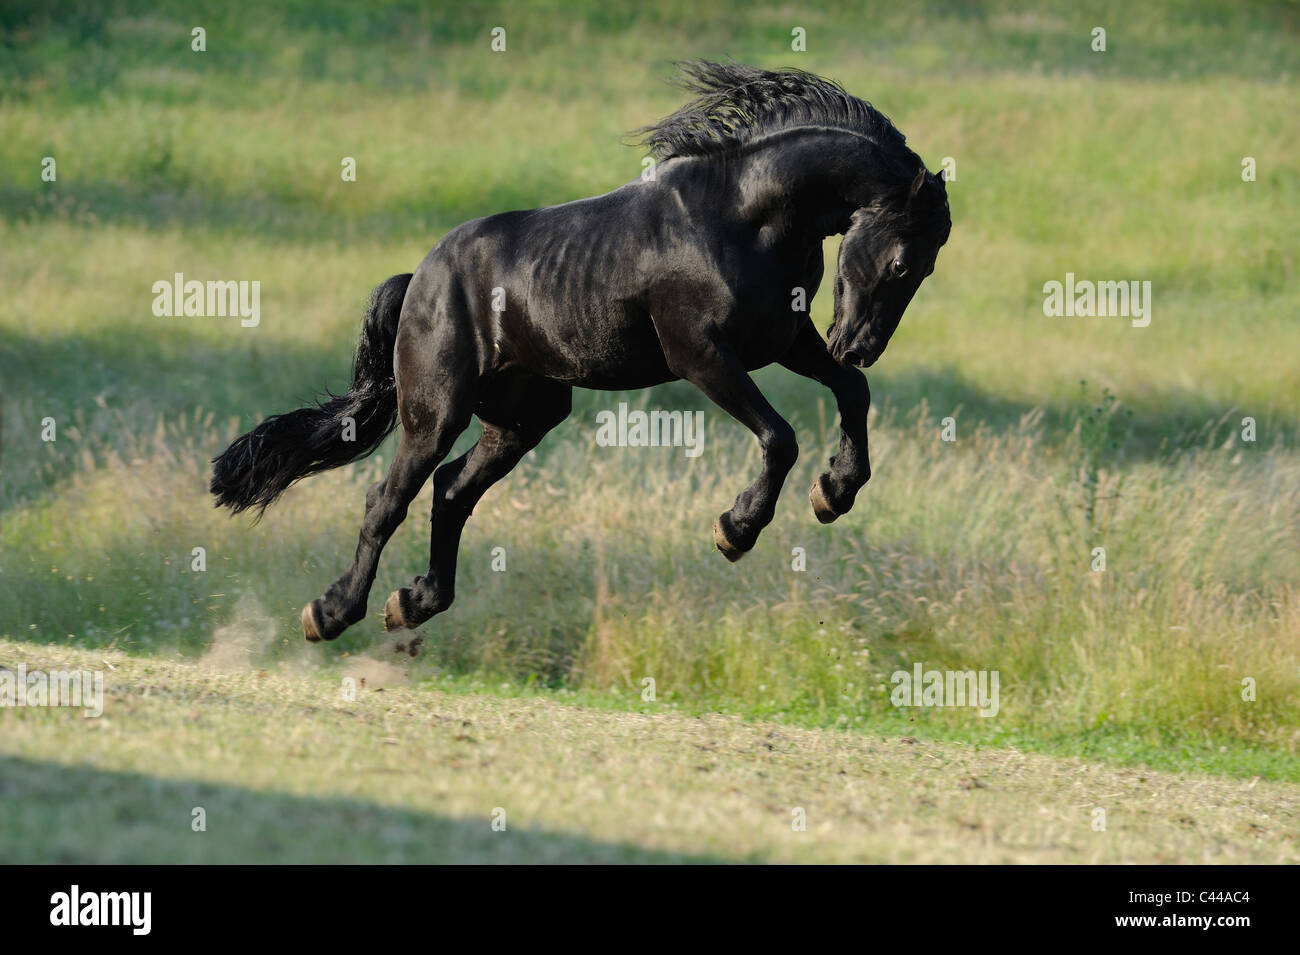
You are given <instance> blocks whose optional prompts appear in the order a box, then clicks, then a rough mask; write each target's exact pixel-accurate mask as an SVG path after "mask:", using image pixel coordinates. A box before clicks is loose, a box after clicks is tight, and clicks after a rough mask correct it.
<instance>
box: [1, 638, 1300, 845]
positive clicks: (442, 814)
mask: <svg viewBox="0 0 1300 955" xmlns="http://www.w3.org/2000/svg"><path fill="white" fill-rule="evenodd" d="M15 657H17V658H18V659H22V660H25V661H27V663H28V665H29V666H30V667H32V668H39V669H42V670H45V671H52V670H62V671H67V670H71V669H91V670H96V671H99V672H100V673H102V675H103V678H104V700H103V713H102V715H101V716H100V717H99V718H97V719H85V718H83V716H82V715H81V713H80V712H78V711H76V710H71V709H64V708H44V709H35V708H33V709H17V710H12V711H9V712H8V713H6V716H5V718H6V720H8V721H9V726H10V727H11V731H10V732H7V733H5V734H4V735H3V736H0V796H2V797H3V799H4V806H5V811H4V813H0V862H4V863H25V862H50V861H55V862H78V863H87V862H90V863H105V862H107V863H135V862H169V863H177V862H183V863H229V862H241V863H284V862H313V863H317V862H728V861H735V862H746V861H771V862H835V863H843V862H888V863H898V862H922V863H953V862H964V863H1009V862H1014V863H1063V862H1092V863H1169V862H1190V861H1196V862H1207V863H1209V862H1212V863H1287V862H1291V863H1293V862H1295V861H1297V859H1298V858H1300V845H1298V844H1297V836H1296V833H1297V831H1298V830H1297V826H1296V821H1297V812H1300V787H1297V786H1296V785H1294V784H1291V783H1279V782H1271V781H1267V780H1261V779H1258V778H1256V779H1252V780H1250V781H1249V782H1243V781H1239V780H1232V779H1222V778H1215V777H1213V776H1206V775H1203V774H1186V773H1181V774H1174V773H1164V772H1159V771H1152V770H1137V769H1123V768H1113V767H1107V766H1104V765H1100V764H1097V763H1088V762H1084V761H1081V760H1077V759H1060V758H1056V757H1049V756H1040V755H1033V754H1027V753H1024V752H1021V751H1019V750H1016V749H1014V748H1008V747H1005V746H1003V747H996V748H994V747H978V746H970V745H963V744H961V743H951V742H935V741H932V740H923V739H919V738H917V737H916V736H900V735H899V734H898V733H897V732H896V731H895V732H889V733H883V734H880V735H877V734H876V733H874V732H829V731H825V730H822V731H818V730H808V729H799V728H794V727H789V726H783V725H779V724H774V723H771V722H763V721H756V722H755V721H741V720H738V719H735V718H734V717H730V716H720V715H717V714H706V715H703V716H701V717H693V716H687V715H684V714H680V713H676V712H673V711H672V710H671V709H670V708H665V707H661V706H656V705H653V704H650V705H646V706H645V707H643V712H639V713H613V712H609V711H607V710H595V709H591V708H588V707H586V706H581V705H574V704H573V702H572V701H563V702H561V701H557V700H555V699H545V698H540V699H519V698H517V697H508V696H507V697H502V696H498V695H494V694H490V693H483V692H474V693H468V694H466V693H455V692H453V693H448V692H446V688H445V687H444V686H442V685H441V681H438V682H436V683H434V684H432V685H430V684H427V683H420V684H412V683H411V680H412V678H413V676H414V673H413V671H412V670H411V669H410V667H407V666H403V665H402V661H401V660H399V658H396V657H391V658H390V660H391V661H395V662H390V660H384V659H382V658H378V657H366V658H346V659H343V660H338V661H334V662H333V663H331V664H328V665H326V666H322V667H318V668H313V667H306V666H303V665H301V663H302V661H299V664H300V665H298V666H297V667H295V668H294V669H293V671H292V672H289V673H271V672H267V671H265V670H253V669H250V668H249V667H248V666H247V665H246V661H238V660H236V659H232V658H230V657H228V656H225V655H223V654H220V653H217V654H212V655H209V656H208V658H206V659H205V660H204V661H202V662H200V663H198V664H197V665H196V664H194V663H188V664H179V663H176V662H172V661H168V660H162V659H158V658H156V657H154V658H140V657H129V656H127V655H125V654H123V653H120V652H118V651H102V650H100V651H86V650H81V649H77V650H69V649H64V648H58V647H32V646H31V645H30V644H21V643H14V642H9V641H4V640H0V665H8V666H13V665H14V660H15ZM349 678H350V679H351V680H353V681H354V683H353V684H352V685H351V686H350V688H348V689H347V690H346V691H345V687H348V685H347V684H345V683H344V680H346V679H349ZM796 809H798V810H802V813H803V816H804V821H805V823H806V826H805V828H803V829H800V830H796V829H795V828H794V825H793V824H794V821H795V818H796V816H795V810H796ZM1099 809H1100V810H1104V812H1105V817H1104V828H1096V821H1097V819H1098V818H1099V817H1098V815H1097V810H1099ZM196 810H202V815H201V817H200V816H196ZM503 814H504V815H503ZM198 818H201V820H202V827H199V828H196V822H195V820H196V819H198ZM494 820H495V821H497V822H498V827H497V828H494V827H493V821H494ZM502 821H504V823H505V827H504V828H500V822H502ZM33 833H39V834H40V836H39V838H33V837H32V834H33Z"/></svg>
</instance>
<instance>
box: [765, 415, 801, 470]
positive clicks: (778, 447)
mask: <svg viewBox="0 0 1300 955" xmlns="http://www.w3.org/2000/svg"><path fill="white" fill-rule="evenodd" d="M763 453H764V456H765V458H766V460H767V462H768V464H769V465H771V467H773V468H775V469H777V470H780V471H782V472H785V471H789V470H790V469H791V468H792V467H794V463H795V462H796V461H797V460H799V442H798V440H797V439H796V438H795V434H794V428H792V427H791V426H790V425H789V424H787V423H786V422H784V421H782V422H781V427H778V428H774V429H773V430H772V432H771V433H770V434H769V435H768V437H767V440H766V441H765V442H764V443H763Z"/></svg>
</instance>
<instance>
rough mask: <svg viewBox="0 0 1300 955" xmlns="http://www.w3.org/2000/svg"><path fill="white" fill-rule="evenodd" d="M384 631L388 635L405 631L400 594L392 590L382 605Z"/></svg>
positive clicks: (398, 591)
mask: <svg viewBox="0 0 1300 955" xmlns="http://www.w3.org/2000/svg"><path fill="white" fill-rule="evenodd" d="M384 629H385V630H387V631H388V632H389V633H392V632H393V631H394V630H405V629H406V618H405V617H404V616H402V592H401V591H400V590H394V591H393V592H392V593H391V594H389V595H388V602H387V603H385V604H384Z"/></svg>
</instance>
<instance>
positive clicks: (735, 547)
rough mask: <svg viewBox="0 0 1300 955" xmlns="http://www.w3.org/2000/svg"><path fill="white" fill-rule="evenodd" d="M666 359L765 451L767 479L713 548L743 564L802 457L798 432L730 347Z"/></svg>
mask: <svg viewBox="0 0 1300 955" xmlns="http://www.w3.org/2000/svg"><path fill="white" fill-rule="evenodd" d="M662 337H663V336H662V332H661V339H662ZM665 356H666V357H667V358H668V362H669V367H670V368H671V369H672V371H673V372H674V373H675V374H676V375H678V376H679V377H681V378H683V379H685V380H686V381H689V382H690V383H691V384H693V385H695V387H697V388H699V389H700V391H702V392H704V394H705V395H707V396H708V398H709V399H710V400H711V401H712V402H713V403H714V404H716V405H717V406H718V407H719V408H721V409H722V410H723V411H725V412H727V413H728V414H729V415H731V416H732V417H733V418H735V419H736V420H737V421H739V422H740V423H741V424H743V425H744V426H745V427H747V428H749V430H750V431H752V432H754V435H755V436H756V437H757V438H758V441H759V444H760V445H761V446H762V448H763V473H762V474H760V475H759V476H758V478H757V479H756V480H755V481H754V482H753V483H752V484H750V485H749V487H747V488H745V489H744V490H743V491H741V492H740V494H739V495H738V496H737V497H736V500H735V503H733V504H732V505H731V509H730V510H728V511H725V512H724V513H723V514H722V515H721V516H720V517H719V518H718V519H717V520H716V521H715V522H714V524H713V542H714V544H716V545H717V548H718V550H720V551H722V554H723V556H724V557H726V558H727V560H730V561H737V560H740V558H742V557H744V556H745V554H746V553H747V552H748V551H750V550H752V549H753V547H754V544H755V543H757V541H758V535H759V533H760V532H761V531H762V530H763V528H764V527H766V526H767V525H768V524H770V523H771V522H772V518H773V517H774V516H775V514H776V499H777V498H778V497H779V496H780V494H781V485H782V484H784V483H785V476H786V475H787V474H788V473H789V472H790V469H791V468H792V467H794V462H795V459H796V458H798V457H799V445H798V443H797V442H796V441H795V435H794V429H793V428H792V427H790V425H789V423H788V422H787V421H786V420H785V419H784V418H782V417H781V416H780V415H779V414H777V413H776V409H774V408H773V407H772V406H771V405H770V404H768V403H767V399H766V398H764V397H763V393H762V392H761V391H759V390H758V386H757V385H756V384H754V380H753V379H752V378H750V377H749V373H748V372H747V371H746V370H745V366H744V364H742V363H741V361H740V360H739V359H738V358H737V357H736V355H735V353H734V352H733V351H732V349H731V348H730V347H729V346H726V345H714V344H700V345H697V346H693V347H682V348H680V349H673V350H671V351H670V350H668V349H665Z"/></svg>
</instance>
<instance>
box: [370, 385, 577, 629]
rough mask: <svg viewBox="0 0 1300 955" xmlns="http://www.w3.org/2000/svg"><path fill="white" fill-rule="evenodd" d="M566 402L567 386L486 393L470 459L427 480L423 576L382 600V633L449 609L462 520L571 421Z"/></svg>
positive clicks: (458, 461)
mask: <svg viewBox="0 0 1300 955" xmlns="http://www.w3.org/2000/svg"><path fill="white" fill-rule="evenodd" d="M572 399H573V389H572V388H570V387H569V386H568V385H561V384H558V383H555V382H550V381H544V380H541V379H535V378H529V379H515V380H513V381H511V382H509V383H507V382H497V383H496V385H495V386H494V387H493V388H492V390H491V392H490V393H489V394H488V396H486V397H485V399H484V403H483V404H482V405H481V406H480V408H479V409H478V415H479V417H480V419H482V421H483V434H482V436H481V437H480V438H479V439H478V442H477V443H476V444H475V445H474V447H472V448H471V449H470V450H469V452H468V453H466V454H464V455H462V456H461V457H459V458H457V459H456V460H455V461H452V462H450V463H449V464H445V465H443V466H442V467H440V468H439V469H438V471H437V473H436V474H435V475H434V477H433V511H432V519H431V528H430V534H429V570H428V572H427V573H426V574H424V576H422V577H417V578H415V580H414V581H413V582H412V584H411V586H410V587H403V588H402V589H401V590H396V591H394V592H393V594H392V595H391V596H390V597H389V598H388V603H387V604H386V605H385V607H384V626H385V627H386V628H387V629H388V630H400V629H402V628H403V627H418V626H419V625H420V624H422V623H424V621H426V620H428V619H429V618H430V617H432V616H433V615H434V614H438V613H442V611H444V610H446V609H447V608H448V607H449V606H451V602H452V600H453V599H454V598H455V589H456V553H457V551H458V549H459V548H460V535H461V531H462V530H463V529H464V527H465V521H466V520H468V519H469V516H470V513H471V512H472V511H473V510H474V506H475V505H476V504H477V503H478V502H479V499H480V498H481V497H482V496H483V495H484V494H485V493H486V492H487V490H488V488H490V487H491V486H492V485H493V484H495V483H496V482H497V481H499V480H501V478H503V477H505V476H506V475H507V474H509V473H510V471H511V470H512V469H513V468H514V466H515V465H516V464H518V463H519V461H520V459H521V458H523V456H524V455H525V454H527V453H528V452H529V451H531V450H532V449H533V448H535V447H536V446H537V445H538V443H539V442H540V441H541V440H542V438H543V437H544V436H545V435H546V433H547V432H548V431H550V430H551V429H552V428H554V427H555V426H556V425H557V424H559V423H560V422H561V421H563V420H564V419H565V418H567V417H568V416H569V412H570V410H572V407H573V402H572Z"/></svg>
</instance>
